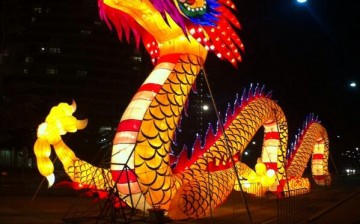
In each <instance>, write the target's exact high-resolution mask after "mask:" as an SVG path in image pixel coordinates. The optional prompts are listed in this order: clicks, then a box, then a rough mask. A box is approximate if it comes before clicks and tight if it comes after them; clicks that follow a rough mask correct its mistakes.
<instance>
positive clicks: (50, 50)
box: [49, 47, 61, 54]
mask: <svg viewBox="0 0 360 224" xmlns="http://www.w3.org/2000/svg"><path fill="white" fill-rule="evenodd" d="M49 52H50V53H53V54H60V53H61V50H60V48H58V47H51V48H49Z"/></svg>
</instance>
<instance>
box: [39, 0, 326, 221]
mask: <svg viewBox="0 0 360 224" xmlns="http://www.w3.org/2000/svg"><path fill="white" fill-rule="evenodd" d="M191 3H192V4H191ZM191 3H190V2H188V3H187V4H188V6H186V7H185V4H184V2H183V1H170V0H164V1H162V0H131V1H130V0H122V1H117V0H104V1H102V0H99V8H100V16H101V18H102V19H103V20H104V21H105V22H106V23H107V24H108V25H109V26H112V24H113V25H114V26H115V28H116V29H117V31H118V35H119V37H122V36H123V35H124V36H125V38H126V39H128V40H129V39H130V31H132V32H133V34H134V37H135V39H136V42H137V44H139V41H140V37H141V38H142V41H143V43H144V46H145V48H146V50H147V51H148V52H149V54H150V55H151V57H152V61H153V63H154V65H155V68H154V69H153V71H152V72H151V74H150V75H149V77H148V78H147V79H146V80H145V81H144V83H143V84H142V85H141V87H140V88H139V89H138V91H137V92H136V94H135V95H134V97H133V98H132V100H131V102H130V104H129V105H128V107H127V108H126V110H125V111H124V113H123V115H122V117H121V120H120V121H119V124H118V128H117V131H116V135H115V138H114V141H113V149H112V158H111V167H110V169H100V168H97V167H94V166H92V165H91V164H89V163H87V162H85V161H82V160H80V159H79V158H77V157H76V155H75V153H74V152H73V151H72V150H71V149H70V148H69V147H68V146H67V145H66V144H65V143H64V142H63V141H62V139H61V135H63V134H65V133H66V132H75V131H76V130H78V129H82V128H84V127H85V126H86V121H78V120H77V119H76V118H75V117H73V116H72V114H73V113H74V112H75V104H73V105H68V104H65V103H61V104H59V105H58V106H57V107H54V108H53V109H52V110H51V112H50V114H49V116H48V117H47V118H46V121H45V123H44V124H42V125H40V126H39V129H38V130H39V131H38V140H37V141H36V143H35V146H34V149H35V153H36V155H37V159H38V166H39V170H40V172H41V173H42V175H44V176H51V174H52V172H53V166H52V163H51V161H50V160H49V155H50V152H51V146H52V147H53V148H54V150H55V152H56V154H57V156H58V157H59V159H60V161H61V162H62V163H63V165H64V169H65V171H66V172H67V174H68V175H69V177H70V178H71V180H72V181H74V182H76V183H79V184H81V186H87V187H90V188H93V189H96V190H99V191H101V190H103V191H105V190H107V189H108V188H109V187H113V186H116V187H117V190H118V193H119V194H120V198H121V200H123V201H125V202H126V203H127V204H128V205H129V206H131V207H134V208H140V209H145V210H146V209H147V208H156V209H165V210H166V211H167V214H168V215H169V217H170V218H172V219H184V218H199V217H202V216H205V215H208V214H209V213H210V212H211V210H212V209H213V208H215V207H217V206H218V205H220V204H221V203H223V202H224V201H225V200H226V198H227V197H228V195H229V194H230V192H231V191H232V190H233V189H235V190H239V189H240V190H241V188H242V186H244V188H245V189H247V190H246V191H247V192H249V193H255V194H256V195H258V196H261V195H263V193H264V192H265V191H266V190H268V189H269V188H270V187H271V186H273V185H274V184H277V183H278V182H281V181H282V180H283V178H284V177H285V175H291V176H292V179H294V180H295V179H299V178H298V176H301V175H302V173H301V170H302V169H303V166H304V164H306V162H305V160H306V161H307V160H308V159H309V158H310V155H311V153H312V152H314V153H313V158H312V165H313V173H314V178H315V177H316V178H315V179H316V180H318V183H322V182H321V180H320V179H321V178H322V177H324V178H323V179H326V178H325V176H326V175H327V174H328V173H327V170H326V169H327V168H324V167H323V169H325V170H321V165H323V166H324V165H327V161H325V160H327V155H328V154H327V148H326V145H327V137H326V136H327V135H326V133H325V132H324V131H323V129H322V126H321V125H320V126H319V125H317V124H318V123H317V122H313V123H312V124H313V126H311V127H314V128H309V132H306V133H307V134H306V136H304V138H303V140H302V141H305V139H307V138H310V139H311V140H310V141H311V142H312V143H317V146H314V145H315V144H312V145H311V147H312V148H311V150H309V148H308V145H307V144H306V146H302V147H299V148H297V149H295V151H294V153H293V155H292V157H291V158H290V160H289V161H290V162H288V163H287V162H286V156H287V155H286V151H287V150H286V147H287V137H288V133H287V121H286V118H285V115H284V113H283V111H282V110H281V108H280V106H279V105H278V104H277V103H276V102H275V101H273V100H272V99H271V97H270V96H269V95H267V94H265V93H264V91H263V88H261V87H260V86H251V87H250V88H249V90H248V91H245V92H244V95H243V96H242V97H241V99H236V101H235V103H234V106H233V108H229V110H228V111H227V113H226V115H225V122H224V123H223V124H221V125H218V127H217V128H215V129H213V128H212V127H209V130H208V132H207V134H206V136H205V141H204V142H200V140H198V141H196V142H195V144H194V146H193V148H192V156H191V158H188V157H187V152H186V150H184V151H183V152H182V153H181V154H180V155H179V156H178V158H177V160H176V161H175V163H173V160H172V157H171V153H172V150H171V144H172V142H174V141H175V139H174V135H175V132H176V130H177V128H178V126H179V123H180V119H181V116H182V113H183V110H184V108H185V107H186V105H187V100H188V97H189V94H190V91H191V89H192V88H193V85H194V83H195V80H196V77H197V75H198V74H199V73H200V72H201V70H202V69H203V66H204V63H205V60H206V56H207V52H208V51H214V52H215V53H216V54H217V56H218V57H219V58H223V59H225V60H228V61H229V62H230V63H232V64H233V65H236V63H237V62H239V61H240V60H241V56H240V51H242V50H243V45H242V43H241V41H240V39H239V37H238V35H237V34H236V33H235V31H234V30H233V28H232V26H234V27H237V28H239V27H240V24H239V23H238V21H237V19H236V18H235V16H234V15H233V14H232V11H231V9H235V5H234V4H233V3H232V2H231V1H228V0H219V1H216V0H208V1H204V0H201V1H200V0H195V1H191ZM192 9H193V10H192ZM262 127H263V128H264V146H263V149H262V150H263V152H262V159H261V161H259V163H258V164H256V166H255V171H253V170H252V169H250V168H249V167H247V166H246V165H245V164H243V163H241V161H240V160H241V156H242V154H243V152H244V150H245V148H246V146H247V144H248V143H249V142H250V140H251V139H252V137H253V136H254V135H255V133H256V132H257V131H258V130H259V129H260V128H262ZM312 130H313V131H312ZM317 131H320V133H321V134H320V135H319V134H318V132H317ZM324 136H325V137H324ZM299 145H302V144H300V143H299ZM240 178H241V179H247V180H246V182H245V181H244V180H240ZM276 180H277V181H278V182H276ZM253 183H254V185H251V184H253ZM255 185H257V186H259V187H260V191H258V190H254V189H253V188H252V187H251V186H255ZM293 185H294V186H298V185H296V184H295V181H294V184H293Z"/></svg>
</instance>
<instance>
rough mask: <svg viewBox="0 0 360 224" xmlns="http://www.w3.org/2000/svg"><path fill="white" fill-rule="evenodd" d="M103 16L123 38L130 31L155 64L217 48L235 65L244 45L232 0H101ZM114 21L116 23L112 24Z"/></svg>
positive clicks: (100, 6) (100, 10) (220, 56)
mask: <svg viewBox="0 0 360 224" xmlns="http://www.w3.org/2000/svg"><path fill="white" fill-rule="evenodd" d="M98 3H99V4H98V5H99V12H100V17H101V19H103V20H104V21H105V22H106V23H107V25H108V26H109V27H110V28H112V27H115V28H116V30H117V32H118V35H119V38H120V39H122V37H123V36H124V35H125V38H126V39H127V40H128V41H130V33H131V32H130V31H132V32H133V34H134V37H135V42H136V44H137V46H139V43H140V40H141V39H142V41H143V44H144V46H145V48H146V50H147V51H148V53H149V54H150V56H151V57H152V61H153V63H156V62H157V60H158V59H159V58H160V57H161V56H163V55H167V54H176V53H184V52H185V53H188V54H194V55H197V56H200V57H203V58H205V57H206V55H207V52H208V51H213V52H214V53H215V54H216V55H217V56H218V57H219V58H221V59H225V60H227V61H229V62H231V64H233V65H234V66H236V64H237V63H238V62H239V61H241V54H240V52H241V51H243V44H242V42H241V40H240V38H239V36H238V34H237V33H236V32H235V30H234V29H240V24H239V22H238V20H237V18H236V17H235V15H234V14H233V10H236V8H235V5H234V4H233V3H232V1H231V0H98ZM111 24H112V25H111Z"/></svg>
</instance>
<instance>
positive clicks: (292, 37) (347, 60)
mask: <svg viewBox="0 0 360 224" xmlns="http://www.w3.org/2000/svg"><path fill="white" fill-rule="evenodd" d="M347 2H350V1H347ZM351 2H355V1H351ZM237 3H238V18H239V20H240V22H241V24H242V30H241V31H240V36H241V39H242V40H243V42H244V44H245V49H246V52H245V54H244V60H243V62H242V63H240V64H239V68H238V69H237V70H235V69H233V68H231V66H229V65H227V64H226V63H225V62H216V63H215V59H212V58H211V57H210V61H212V60H214V63H209V64H207V68H206V69H207V73H208V77H209V80H210V81H211V83H212V85H213V87H212V88H213V92H214V95H215V98H216V97H217V98H219V99H220V101H222V100H223V99H224V98H226V97H230V96H231V95H234V93H236V92H238V93H241V90H242V88H244V87H248V86H249V84H250V83H260V84H263V85H265V86H266V89H267V90H268V91H272V93H273V94H272V95H273V98H274V99H275V100H277V102H278V104H279V105H280V106H281V107H282V109H283V111H284V112H285V115H286V117H287V119H288V124H289V140H290V141H291V140H292V139H293V137H294V135H295V134H296V133H297V130H298V128H301V126H302V124H303V122H304V120H305V118H306V116H307V115H308V114H310V113H315V114H316V115H318V117H319V120H320V121H321V122H322V124H323V125H324V127H325V128H326V129H327V130H328V134H329V136H330V147H331V141H334V140H335V141H339V139H337V136H340V138H341V141H342V142H343V143H344V144H343V145H344V147H351V148H354V147H359V146H360V142H359V141H360V140H359V137H360V135H359V132H358V129H359V126H360V119H359V115H360V105H359V103H360V90H359V84H360V83H359V82H360V78H359V76H360V71H359V63H358V61H357V59H359V53H360V51H359V43H358V40H359V39H360V38H359V34H357V33H360V32H359V31H360V30H359V24H358V23H359V22H360V17H359V16H358V15H359V11H358V7H357V6H356V5H355V4H353V3H345V1H332V0H331V1H325V0H323V1H319V0H318V1H315V0H309V1H308V2H307V3H306V4H303V5H301V4H298V3H297V2H296V1H295V0H288V1H268V0H258V1H244V0H241V1H238V2H237ZM214 64H215V66H213V65H214ZM219 68H220V69H219ZM219 73H220V75H217V74H219ZM224 73H228V74H224ZM352 81H354V82H357V87H355V88H352V87H350V82H352ZM214 83H217V84H216V85H215V84H214ZM219 83H222V84H221V85H219ZM223 87H226V88H223ZM233 98H234V97H232V98H231V97H230V99H233ZM230 101H231V100H229V102H230ZM220 103H221V102H220ZM344 150H345V148H344Z"/></svg>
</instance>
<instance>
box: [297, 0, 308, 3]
mask: <svg viewBox="0 0 360 224" xmlns="http://www.w3.org/2000/svg"><path fill="white" fill-rule="evenodd" d="M297 2H298V3H305V2H307V0H297Z"/></svg>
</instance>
